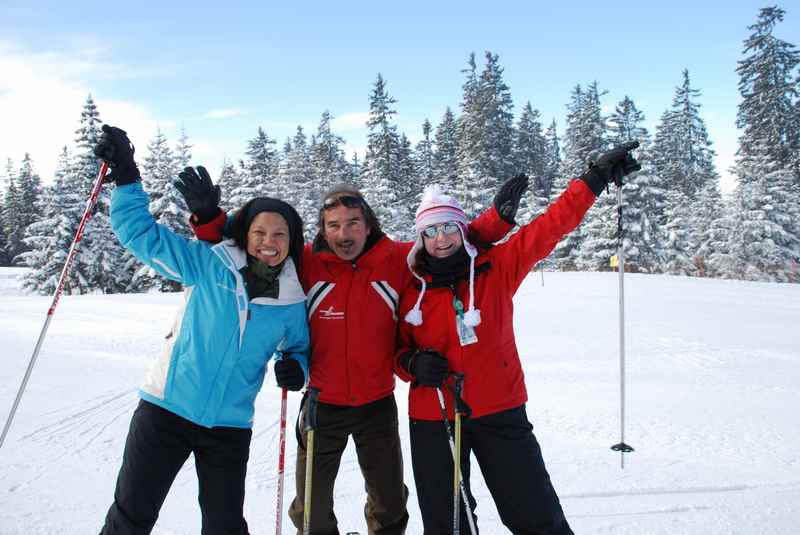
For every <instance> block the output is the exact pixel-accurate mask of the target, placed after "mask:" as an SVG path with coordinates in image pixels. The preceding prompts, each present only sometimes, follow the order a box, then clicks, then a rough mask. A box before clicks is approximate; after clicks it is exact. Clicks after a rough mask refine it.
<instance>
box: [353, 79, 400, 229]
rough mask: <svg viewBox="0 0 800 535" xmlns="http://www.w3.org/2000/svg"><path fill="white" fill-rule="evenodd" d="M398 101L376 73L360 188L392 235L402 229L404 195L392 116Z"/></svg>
mask: <svg viewBox="0 0 800 535" xmlns="http://www.w3.org/2000/svg"><path fill="white" fill-rule="evenodd" d="M396 102H397V101H396V100H395V99H394V98H393V97H391V96H390V95H389V94H388V92H387V91H386V82H385V81H384V79H383V76H381V75H380V74H378V79H377V80H376V81H375V86H374V88H373V90H372V92H371V93H370V102H369V120H368V121H367V127H368V128H369V134H368V136H367V155H366V158H365V160H364V172H363V173H362V181H363V192H364V194H365V196H366V197H367V200H369V201H371V202H370V204H371V205H372V208H373V210H375V215H376V216H377V217H378V220H379V221H380V222H381V227H382V228H383V230H384V231H385V232H386V233H387V234H389V235H393V234H394V233H395V232H397V231H400V230H402V223H401V221H402V216H403V210H404V205H403V204H402V203H404V202H405V199H402V198H401V197H400V192H401V186H400V176H399V173H400V170H399V165H398V162H399V159H400V134H399V133H398V132H397V125H395V124H394V123H393V122H392V121H393V117H394V116H395V115H396V114H397V112H396V111H395V110H394V107H393V106H394V104H395V103H396Z"/></svg>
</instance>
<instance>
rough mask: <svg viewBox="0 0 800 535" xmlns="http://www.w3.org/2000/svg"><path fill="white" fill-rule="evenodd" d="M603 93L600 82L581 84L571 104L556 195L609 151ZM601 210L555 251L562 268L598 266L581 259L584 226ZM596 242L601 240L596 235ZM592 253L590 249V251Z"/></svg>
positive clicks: (565, 239) (573, 232)
mask: <svg viewBox="0 0 800 535" xmlns="http://www.w3.org/2000/svg"><path fill="white" fill-rule="evenodd" d="M603 94H604V92H603V93H601V92H600V90H599V88H598V85H597V82H593V83H591V84H590V85H589V87H588V89H586V90H584V89H583V88H581V86H580V85H577V86H576V87H575V88H574V89H573V91H572V95H571V97H570V103H569V104H568V105H567V129H566V133H565V135H564V159H563V160H562V162H561V170H560V173H559V174H560V176H559V178H558V179H556V183H555V188H554V190H555V191H554V192H553V193H554V195H560V194H561V192H562V191H563V190H564V189H566V187H567V185H568V184H569V181H570V180H571V179H573V178H576V177H578V176H580V175H581V174H582V173H584V172H585V171H586V168H587V165H588V162H589V161H590V160H591V159H592V158H593V157H595V156H596V155H597V154H599V153H600V152H601V151H602V150H604V149H605V148H606V122H605V119H604V118H603V115H602V111H601V108H600V97H601V96H602V95H603ZM597 210H598V209H597V208H595V209H592V210H590V211H589V213H588V214H587V216H586V219H585V220H584V223H583V224H581V225H579V226H578V227H577V228H576V229H575V230H573V231H572V232H571V233H569V234H568V235H567V236H565V237H564V239H562V240H561V242H559V244H558V245H557V246H556V248H555V250H554V251H553V254H552V256H553V259H554V260H555V262H556V265H557V266H558V267H559V269H566V270H569V269H579V268H581V267H582V266H587V267H588V266H591V265H594V264H595V263H596V260H595V259H593V258H583V259H581V258H580V257H581V255H580V248H581V242H582V241H583V240H584V239H585V237H586V233H585V232H584V229H583V227H584V226H585V225H586V224H588V223H589V222H590V220H591V218H592V217H593V216H594V213H596V212H597ZM594 239H599V237H598V236H594ZM587 250H589V249H587Z"/></svg>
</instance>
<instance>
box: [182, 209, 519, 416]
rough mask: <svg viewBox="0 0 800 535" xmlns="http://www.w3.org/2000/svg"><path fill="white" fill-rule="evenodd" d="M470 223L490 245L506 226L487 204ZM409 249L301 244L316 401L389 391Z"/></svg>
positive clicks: (217, 231) (216, 226)
mask: <svg viewBox="0 0 800 535" xmlns="http://www.w3.org/2000/svg"><path fill="white" fill-rule="evenodd" d="M224 225H225V217H224V216H223V215H220V216H219V217H218V218H217V219H215V220H214V221H212V222H210V223H207V224H205V225H200V226H193V227H192V228H193V230H194V232H195V234H196V235H197V237H198V238H200V239H203V240H206V241H219V240H220V239H221V237H222V235H221V231H222V228H223V227H224ZM470 228H471V230H472V231H474V232H475V233H477V234H478V236H480V237H481V239H484V241H486V242H492V241H496V240H498V239H500V238H502V237H503V236H505V235H506V233H507V232H508V231H509V230H511V225H510V224H508V223H507V222H505V221H504V220H503V219H502V218H501V217H500V215H499V214H498V213H497V211H496V210H495V209H494V208H491V209H489V210H487V211H485V212H484V213H483V214H481V215H480V216H479V217H478V218H476V219H475V220H474V221H473V222H472V224H471V225H470ZM411 246H412V244H411V243H410V242H406V243H401V242H396V241H393V240H391V239H390V238H388V237H386V236H384V237H382V238H380V239H379V240H378V241H377V242H375V243H374V244H373V245H372V246H371V247H370V248H369V249H368V250H367V251H366V252H365V253H364V254H362V255H361V256H360V257H359V258H358V259H356V260H354V261H350V260H342V259H341V258H339V257H338V256H336V255H335V254H334V253H333V252H331V251H328V250H322V251H314V250H312V246H311V244H306V246H305V249H304V251H303V262H302V266H301V273H300V283H301V284H302V286H303V290H305V292H306V310H307V313H308V324H309V331H310V334H311V374H310V376H311V379H310V385H311V386H314V387H316V388H319V389H320V395H319V400H320V401H321V402H323V403H330V404H334V405H350V406H358V405H363V404H366V403H369V402H371V401H375V400H378V399H381V398H383V397H386V396H388V395H389V394H391V393H392V392H393V391H394V369H393V368H394V356H395V352H396V349H397V322H398V318H402V316H399V315H398V311H397V307H398V303H399V300H400V296H401V295H402V294H403V293H404V292H405V291H406V290H407V289H408V288H410V287H411V281H412V280H413V276H412V275H411V272H409V270H408V266H407V264H406V256H407V255H408V252H409V250H410V249H411Z"/></svg>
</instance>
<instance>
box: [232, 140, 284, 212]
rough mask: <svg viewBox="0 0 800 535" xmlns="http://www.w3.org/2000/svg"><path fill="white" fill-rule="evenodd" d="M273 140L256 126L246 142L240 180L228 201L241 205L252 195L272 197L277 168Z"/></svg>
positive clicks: (233, 204) (275, 187) (275, 186)
mask: <svg viewBox="0 0 800 535" xmlns="http://www.w3.org/2000/svg"><path fill="white" fill-rule="evenodd" d="M274 145H275V140H274V139H272V138H270V137H269V136H268V135H267V133H266V132H265V131H264V129H263V128H261V127H260V126H259V127H258V133H257V135H256V137H254V138H253V139H251V140H250V141H248V142H247V150H246V151H245V155H246V156H247V162H246V163H245V164H244V171H245V172H244V173H242V176H241V180H240V181H239V183H238V184H237V185H236V187H235V188H234V189H233V191H231V192H230V200H229V203H230V204H231V205H232V206H234V207H241V206H243V205H244V204H245V203H246V202H248V201H249V200H250V199H252V198H253V197H274V196H275V190H276V189H277V186H278V185H277V184H276V180H275V177H276V173H277V169H278V161H277V153H276V150H275V148H274Z"/></svg>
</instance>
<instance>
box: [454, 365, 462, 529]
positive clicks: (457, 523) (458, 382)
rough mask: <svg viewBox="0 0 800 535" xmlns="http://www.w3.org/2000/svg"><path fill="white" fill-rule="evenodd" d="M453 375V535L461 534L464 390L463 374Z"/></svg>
mask: <svg viewBox="0 0 800 535" xmlns="http://www.w3.org/2000/svg"><path fill="white" fill-rule="evenodd" d="M453 376H454V389H453V396H454V398H455V403H454V407H453V414H454V415H455V423H454V427H455V431H454V435H455V436H454V441H455V446H454V450H455V451H453V467H454V470H453V535H461V515H460V514H459V511H458V505H459V499H458V489H459V484H460V483H461V410H462V407H461V393H462V392H463V390H464V374H463V373H454V374H453Z"/></svg>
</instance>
